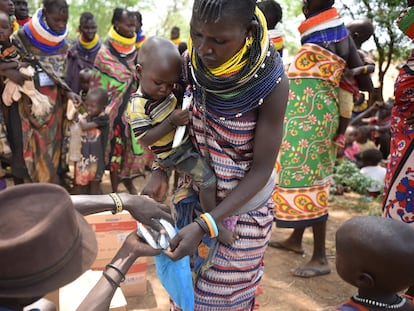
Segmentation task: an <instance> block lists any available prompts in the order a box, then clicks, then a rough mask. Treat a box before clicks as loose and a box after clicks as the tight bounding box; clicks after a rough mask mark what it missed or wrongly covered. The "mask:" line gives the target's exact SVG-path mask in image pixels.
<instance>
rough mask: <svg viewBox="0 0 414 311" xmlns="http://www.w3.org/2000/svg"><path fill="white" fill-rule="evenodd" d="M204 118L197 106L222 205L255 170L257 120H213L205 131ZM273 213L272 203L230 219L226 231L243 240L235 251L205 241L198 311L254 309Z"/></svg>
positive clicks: (199, 136) (198, 136)
mask: <svg viewBox="0 0 414 311" xmlns="http://www.w3.org/2000/svg"><path fill="white" fill-rule="evenodd" d="M202 115H203V114H202V112H201V111H200V110H199V109H197V107H196V106H194V107H193V108H192V109H191V124H190V129H191V135H192V137H193V140H194V142H195V145H196V146H197V147H198V150H199V152H200V153H201V154H202V155H203V156H207V153H209V155H210V157H211V166H212V168H213V169H214V172H215V174H216V176H217V200H218V203H219V202H220V201H222V200H223V199H224V198H225V197H226V195H227V194H228V193H230V192H231V191H232V190H233V189H234V188H235V187H237V184H238V182H239V181H240V180H241V179H242V178H243V177H244V175H245V174H246V173H247V172H248V170H249V168H250V166H251V163H252V159H253V145H254V133H255V127H256V120H253V119H247V118H243V117H242V118H239V119H237V120H226V121H222V120H219V119H218V118H217V119H214V118H208V120H205V121H206V122H207V125H205V124H204V121H203V116H202ZM205 128H206V130H207V131H206V133H205V132H204V129H205ZM205 139H207V145H208V147H207V148H206V145H205V142H206V140H205ZM273 208H274V204H273V202H272V199H271V198H270V199H269V200H268V201H267V203H265V204H263V206H261V207H259V208H258V209H256V210H254V211H250V212H248V213H244V214H241V215H238V216H230V217H227V218H226V219H225V221H224V224H225V226H226V227H227V228H228V229H229V230H231V231H233V232H237V234H238V235H239V237H240V239H238V240H236V241H235V242H234V243H233V244H232V245H231V246H226V245H223V244H221V243H218V242H217V239H214V240H211V239H209V238H204V239H203V241H202V243H201V244H200V246H199V248H198V252H197V260H196V267H195V270H196V273H197V278H196V280H197V281H196V283H195V287H194V291H195V310H200V311H201V310H205V311H208V310H217V311H220V310H223V311H224V310H251V309H252V308H253V305H254V293H255V290H256V288H257V286H258V284H259V282H260V280H261V277H262V275H263V272H264V265H263V255H264V252H265V250H266V246H267V243H268V241H269V239H270V235H271V232H272V231H271V229H272V220H273V217H274V215H273Z"/></svg>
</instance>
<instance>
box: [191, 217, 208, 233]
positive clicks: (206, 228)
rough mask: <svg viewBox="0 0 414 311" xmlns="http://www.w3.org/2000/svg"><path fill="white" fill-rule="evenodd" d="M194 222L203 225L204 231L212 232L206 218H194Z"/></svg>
mask: <svg viewBox="0 0 414 311" xmlns="http://www.w3.org/2000/svg"><path fill="white" fill-rule="evenodd" d="M194 222H196V223H197V224H198V225H199V226H200V227H201V229H203V231H204V233H206V234H210V229H209V228H208V226H207V223H206V222H205V220H204V219H202V218H200V217H197V218H196V219H194Z"/></svg>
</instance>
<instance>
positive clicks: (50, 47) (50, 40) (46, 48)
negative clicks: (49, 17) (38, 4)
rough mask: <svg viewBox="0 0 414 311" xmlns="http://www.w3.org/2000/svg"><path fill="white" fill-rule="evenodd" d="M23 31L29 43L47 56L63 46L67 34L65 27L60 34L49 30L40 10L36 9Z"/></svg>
mask: <svg viewBox="0 0 414 311" xmlns="http://www.w3.org/2000/svg"><path fill="white" fill-rule="evenodd" d="M23 30H24V32H25V34H26V36H27V38H28V39H29V41H30V43H31V44H32V45H34V46H35V47H37V48H38V49H39V50H41V51H42V52H44V53H47V54H55V53H56V52H57V51H58V50H59V49H60V48H61V47H62V46H64V45H65V43H66V36H67V34H68V30H67V27H65V29H64V30H63V31H62V32H56V31H53V30H52V29H50V28H49V26H48V25H47V23H46V20H45V18H44V16H43V11H42V9H38V10H37V11H36V13H35V14H34V15H33V17H32V19H31V20H30V21H29V22H27V23H26V24H24V26H23Z"/></svg>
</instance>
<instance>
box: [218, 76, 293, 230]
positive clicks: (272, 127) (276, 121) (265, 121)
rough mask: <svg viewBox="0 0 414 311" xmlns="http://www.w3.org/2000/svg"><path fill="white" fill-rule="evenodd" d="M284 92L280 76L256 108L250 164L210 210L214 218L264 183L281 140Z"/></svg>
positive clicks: (240, 203) (285, 82)
mask: <svg viewBox="0 0 414 311" xmlns="http://www.w3.org/2000/svg"><path fill="white" fill-rule="evenodd" d="M288 93H289V81H288V79H287V77H286V76H283V78H282V80H281V81H280V83H279V84H277V85H276V87H275V88H274V89H273V91H272V92H271V93H270V94H269V95H268V96H267V97H266V98H265V99H264V102H263V105H262V106H261V107H260V108H259V115H258V120H257V125H256V132H255V143H254V149H253V162H252V166H251V168H250V170H249V172H248V173H247V174H246V175H245V176H244V178H243V179H242V180H241V181H240V182H239V184H238V185H237V187H236V188H235V189H234V190H233V191H231V192H230V194H229V195H228V196H227V197H226V199H225V200H224V201H222V202H221V203H220V204H219V205H218V206H217V207H216V208H215V209H214V210H213V211H211V212H210V214H211V215H212V216H213V218H214V219H215V221H216V222H220V221H222V220H223V219H224V218H225V217H227V216H230V215H232V214H234V212H236V211H237V210H238V209H239V208H240V207H242V206H243V205H244V204H245V203H246V202H248V201H249V200H250V199H251V198H252V197H253V196H254V195H255V194H256V193H257V192H258V191H259V190H260V189H262V188H263V187H264V186H265V184H266V182H267V181H268V179H269V177H270V175H271V174H272V171H273V169H274V167H275V163H276V158H277V154H278V152H279V147H280V144H281V142H282V135H283V120H284V117H285V110H286V105H287V100H288Z"/></svg>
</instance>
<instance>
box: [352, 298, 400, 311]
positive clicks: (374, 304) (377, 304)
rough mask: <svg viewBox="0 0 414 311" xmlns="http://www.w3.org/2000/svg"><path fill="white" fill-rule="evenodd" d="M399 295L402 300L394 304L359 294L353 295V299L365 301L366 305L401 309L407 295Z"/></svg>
mask: <svg viewBox="0 0 414 311" xmlns="http://www.w3.org/2000/svg"><path fill="white" fill-rule="evenodd" d="M398 297H399V298H400V299H401V300H400V301H399V302H398V303H394V304H388V303H384V302H379V301H375V300H371V299H368V298H361V297H359V296H358V295H354V296H352V300H354V301H356V302H360V303H364V304H366V305H370V306H373V307H378V308H384V309H399V308H401V307H402V306H403V305H404V304H405V302H406V301H407V300H406V299H405V297H402V296H398Z"/></svg>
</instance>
